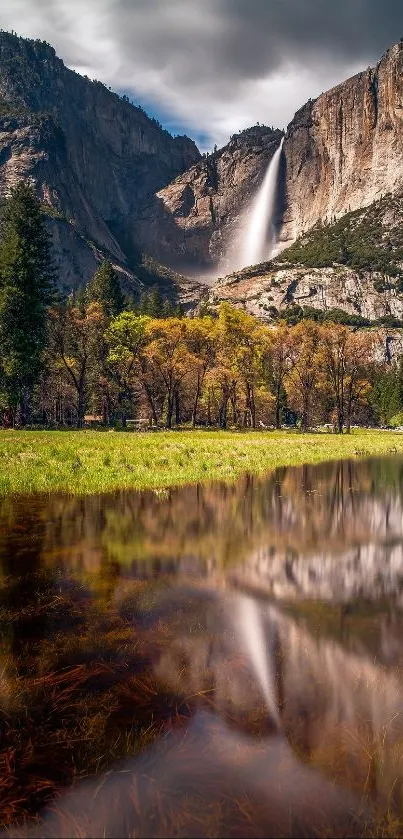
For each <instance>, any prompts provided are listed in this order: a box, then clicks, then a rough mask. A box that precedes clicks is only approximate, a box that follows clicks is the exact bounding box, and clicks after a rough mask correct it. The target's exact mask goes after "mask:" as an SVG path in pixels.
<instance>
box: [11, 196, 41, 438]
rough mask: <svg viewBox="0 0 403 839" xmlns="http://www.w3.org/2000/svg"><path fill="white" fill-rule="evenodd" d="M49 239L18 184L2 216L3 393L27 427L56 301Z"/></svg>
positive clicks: (37, 207)
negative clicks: (48, 319)
mask: <svg viewBox="0 0 403 839" xmlns="http://www.w3.org/2000/svg"><path fill="white" fill-rule="evenodd" d="M52 285H53V271H52V264H51V255H50V244H49V237H48V233H47V231H46V227H45V220H44V216H43V213H42V211H41V206H40V203H39V201H38V199H37V198H36V196H35V193H34V190H33V188H32V186H31V185H30V184H27V183H20V184H18V185H17V186H16V187H15V188H14V189H13V190H12V192H11V195H10V197H9V198H8V199H7V200H6V201H5V202H4V204H3V206H2V208H1V214H0V393H1V402H2V408H3V409H4V410H5V412H6V414H7V415H8V416H9V417H10V418H12V420H13V421H14V419H15V416H16V412H17V410H19V420H20V422H21V423H22V424H24V423H25V422H26V419H27V410H28V402H29V396H30V394H31V391H32V388H33V387H34V385H35V384H36V382H37V381H38V378H39V375H40V373H41V370H42V366H43V351H44V349H45V346H46V341H47V328H46V309H47V306H48V304H49V303H50V300H51V296H52Z"/></svg>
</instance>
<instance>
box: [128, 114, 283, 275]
mask: <svg viewBox="0 0 403 839" xmlns="http://www.w3.org/2000/svg"><path fill="white" fill-rule="evenodd" d="M281 137H282V132H281V131H279V130H272V129H270V128H267V127H266V126H254V127H253V128H249V129H247V130H246V131H242V132H240V133H239V134H236V135H235V136H234V137H232V138H231V140H230V142H229V143H228V145H226V146H224V148H222V149H220V150H218V151H215V152H213V154H211V155H209V156H207V157H205V158H203V159H202V160H201V161H199V162H198V163H196V164H195V165H194V166H192V167H191V168H190V169H189V170H188V171H187V172H185V173H184V174H182V175H179V176H178V177H177V178H176V179H175V180H174V181H173V183H171V184H169V186H167V187H165V188H163V189H161V190H160V191H159V192H158V193H157V195H156V199H155V201H153V202H152V203H150V205H149V206H147V207H145V208H144V211H143V213H142V220H141V222H140V236H141V239H142V242H143V245H144V247H145V248H147V249H148V250H149V251H151V252H152V253H154V254H155V255H156V256H157V258H158V259H160V260H161V261H162V262H165V263H167V264H173V265H175V266H179V267H181V269H182V270H188V271H192V272H193V273H195V271H200V270H201V271H202V272H203V271H207V272H208V271H209V270H211V269H212V268H213V267H214V266H216V265H217V264H221V265H224V266H225V265H227V266H228V265H229V264H230V263H231V248H232V246H233V244H234V239H235V237H236V231H237V226H238V223H239V215H240V208H242V210H244V209H245V207H247V206H248V203H249V201H250V199H251V197H252V196H253V195H254V194H255V192H256V190H257V188H258V187H259V186H260V183H261V181H262V179H263V177H264V174H265V172H266V169H267V166H268V164H269V162H270V160H271V158H272V157H273V154H274V152H275V151H276V149H277V148H278V145H279V143H280V140H281Z"/></svg>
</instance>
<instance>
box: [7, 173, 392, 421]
mask: <svg viewBox="0 0 403 839" xmlns="http://www.w3.org/2000/svg"><path fill="white" fill-rule="evenodd" d="M55 279H56V278H55V274H54V270H53V268H52V259H51V249H50V243H49V239H48V235H47V232H46V225H45V220H44V215H43V213H42V210H41V206H40V203H39V202H38V200H37V198H36V197H35V193H34V190H33V189H32V187H31V186H30V185H29V184H25V183H21V184H19V185H18V186H17V187H15V188H14V190H13V191H12V193H11V195H10V197H9V198H8V199H7V200H6V201H5V202H4V204H3V206H2V210H1V219H0V351H1V352H0V410H1V412H2V416H3V424H4V425H8V426H10V425H22V426H24V425H26V424H27V423H29V424H35V423H36V424H40V425H43V426H47V427H64V426H75V427H78V428H81V427H82V426H83V425H84V423H85V419H86V417H88V416H89V415H90V416H91V417H93V418H95V420H96V421H98V422H99V423H100V424H103V425H105V426H116V425H118V424H119V425H120V426H121V427H123V428H124V427H126V426H127V422H128V420H133V419H134V420H136V419H137V420H138V421H141V422H144V424H149V425H150V426H154V427H166V428H172V427H180V426H184V425H190V426H193V427H197V426H207V427H219V428H223V429H225V428H228V427H238V428H259V427H268V426H275V427H277V428H279V427H281V425H282V424H284V423H286V424H296V425H299V426H300V427H301V429H302V430H307V429H308V428H310V427H312V426H315V425H317V424H318V423H331V424H332V426H333V427H334V430H335V431H337V432H338V433H342V432H343V431H347V432H348V431H349V430H350V428H351V425H352V424H353V423H355V422H357V423H363V424H379V423H382V424H385V423H388V422H390V421H391V419H392V418H393V417H394V416H396V415H398V414H399V412H400V411H401V410H402V406H403V367H402V363H401V362H400V361H398V362H390V361H388V360H386V359H383V358H382V349H381V346H380V345H379V346H378V347H377V342H379V341H380V337H379V334H378V333H377V332H376V331H375V330H358V329H351V328H349V327H347V326H345V325H343V324H340V323H332V322H330V321H324V322H322V323H321V322H318V321H315V320H310V319H305V320H302V321H301V322H299V323H297V324H296V325H290V324H288V323H286V322H285V321H281V320H280V321H279V322H278V323H277V324H276V325H274V326H273V325H270V324H265V323H262V322H261V321H258V320H257V319H256V318H254V317H253V316H251V315H249V314H247V313H246V312H244V311H242V310H239V309H237V308H234V307H232V306H231V305H229V304H228V303H222V304H221V305H220V306H219V307H218V309H217V310H216V311H214V312H208V311H207V310H206V311H200V313H199V315H198V316H194V317H184V316H183V313H182V312H181V311H180V310H177V309H175V307H173V305H172V304H171V303H170V302H169V301H163V300H162V299H161V297H160V295H159V293H158V291H157V290H154V291H152V292H150V293H149V294H147V295H145V296H143V299H142V300H141V301H140V303H134V302H133V301H130V300H127V298H125V296H124V294H123V293H122V290H121V286H120V282H119V276H118V273H117V272H116V271H115V270H114V269H113V267H112V265H111V264H110V262H108V261H104V262H103V263H102V264H101V265H100V266H99V268H98V269H97V271H96V272H95V274H94V276H93V278H92V279H91V280H90V282H89V283H88V285H87V287H86V288H85V289H83V290H82V291H81V292H80V293H78V294H77V293H76V294H71V295H69V296H67V297H64V298H63V297H62V296H61V295H60V294H59V293H57V291H56V284H55ZM377 359H378V360H377ZM402 419H403V418H402Z"/></svg>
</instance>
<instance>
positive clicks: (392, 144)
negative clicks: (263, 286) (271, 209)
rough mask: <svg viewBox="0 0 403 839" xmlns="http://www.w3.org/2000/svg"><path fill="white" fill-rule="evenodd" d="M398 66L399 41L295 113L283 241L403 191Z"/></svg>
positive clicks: (288, 146) (402, 65)
mask: <svg viewBox="0 0 403 839" xmlns="http://www.w3.org/2000/svg"><path fill="white" fill-rule="evenodd" d="M402 70H403V42H400V43H399V44H397V45H396V46H394V47H392V48H391V49H390V50H388V51H387V52H386V54H385V55H384V56H383V58H382V59H381V61H380V62H379V64H378V65H377V67H376V68H375V69H368V70H366V71H365V72H363V73H359V74H358V75H357V76H354V77H353V78H351V79H348V80H347V81H345V82H343V84H340V85H338V86H337V87H334V88H333V89H332V90H330V91H328V92H327V93H324V94H322V95H321V96H319V98H318V99H317V100H316V101H314V102H308V103H307V104H306V105H305V106H304V107H303V108H302V109H301V110H300V111H298V112H297V114H296V115H295V117H294V119H293V121H292V122H291V123H290V125H289V126H288V129H287V134H286V138H285V143H284V155H285V163H286V165H285V170H286V182H285V188H286V212H285V216H284V227H283V230H282V233H281V239H282V241H283V242H284V243H286V242H290V241H293V240H295V239H296V238H297V237H298V236H299V235H300V234H301V233H302V232H303V231H306V230H308V229H309V228H310V227H312V226H313V224H315V222H316V221H317V220H318V219H322V220H323V219H331V218H332V217H333V216H339V215H341V214H343V213H345V212H347V211H348V210H355V209H358V208H360V207H363V206H368V205H369V204H371V203H372V202H373V201H376V200H377V199H379V198H380V197H381V196H382V195H385V194H386V193H392V194H396V193H397V192H399V191H400V190H401V189H402V188H403V132H402V129H403V74H402Z"/></svg>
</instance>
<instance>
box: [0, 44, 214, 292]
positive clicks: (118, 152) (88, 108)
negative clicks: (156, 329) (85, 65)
mask: <svg viewBox="0 0 403 839" xmlns="http://www.w3.org/2000/svg"><path fill="white" fill-rule="evenodd" d="M199 158H200V153H199V152H198V150H197V148H196V146H195V144H194V143H193V141H192V140H190V139H189V138H187V137H172V136H171V135H170V134H169V133H168V132H167V131H165V130H164V129H163V128H162V127H161V126H160V125H159V124H158V123H157V122H156V121H155V120H153V119H150V118H149V117H148V116H147V115H146V114H145V113H144V111H143V110H142V109H141V108H139V107H135V106H133V105H132V104H131V103H130V102H129V101H128V100H127V99H126V98H120V97H119V96H118V95H117V94H115V93H112V92H111V91H109V90H108V89H107V88H106V87H105V86H104V85H103V84H101V83H100V82H96V81H90V80H89V79H88V78H86V77H82V76H80V75H79V74H77V73H75V72H73V71H71V70H69V69H68V68H67V67H65V65H64V64H63V62H62V61H61V60H60V59H59V58H58V57H57V56H56V53H55V51H54V49H53V48H52V47H51V46H49V45H48V44H46V43H45V42H42V41H29V40H25V39H23V38H18V37H17V36H15V35H10V34H8V33H6V32H0V193H1V195H7V193H8V191H9V189H10V188H11V187H12V186H13V185H14V184H15V183H16V182H17V181H18V180H19V179H21V178H30V179H32V180H33V182H34V183H35V185H36V187H37V190H38V194H39V196H40V198H41V200H42V202H43V206H44V209H45V211H46V212H47V214H48V216H49V226H50V228H51V231H52V235H53V240H54V245H55V248H54V250H55V259H56V262H57V264H58V268H59V275H60V280H61V284H62V285H65V286H67V287H69V286H70V287H71V286H74V285H77V284H78V283H81V282H82V281H83V280H85V279H88V277H89V276H90V275H91V273H92V272H93V270H94V267H95V265H96V260H97V258H99V257H100V255H101V253H103V254H106V255H107V256H109V257H110V258H111V259H112V260H113V261H114V262H116V263H117V264H118V265H119V266H120V267H121V270H122V271H123V274H122V276H125V277H126V279H127V281H128V282H129V283H130V281H131V282H132V285H134V287H136V286H138V285H141V282H142V277H143V278H144V279H145V280H146V281H147V279H148V276H147V270H144V266H143V270H142V271H141V270H140V271H139V270H138V269H139V265H140V269H141V254H140V251H139V247H138V240H137V237H136V226H137V219H138V213H139V208H140V206H141V205H143V204H144V203H146V202H147V201H149V200H150V197H151V196H153V195H154V194H155V193H156V192H157V191H158V190H159V189H161V188H162V187H163V186H165V185H166V184H168V183H169V182H170V181H172V179H174V178H175V177H176V176H177V175H178V174H179V173H181V172H183V171H184V170H185V169H187V168H188V167H189V166H191V165H192V164H193V163H195V162H196V161H197V160H199ZM156 277H157V279H158V270H157V271H156ZM151 279H152V272H151Z"/></svg>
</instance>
